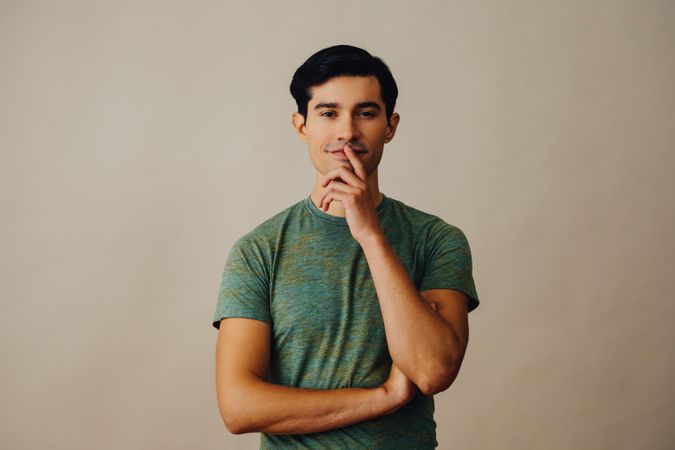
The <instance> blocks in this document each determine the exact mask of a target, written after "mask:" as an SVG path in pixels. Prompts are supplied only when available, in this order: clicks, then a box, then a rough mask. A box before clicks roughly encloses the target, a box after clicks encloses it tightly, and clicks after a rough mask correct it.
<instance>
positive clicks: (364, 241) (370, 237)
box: [358, 230, 387, 249]
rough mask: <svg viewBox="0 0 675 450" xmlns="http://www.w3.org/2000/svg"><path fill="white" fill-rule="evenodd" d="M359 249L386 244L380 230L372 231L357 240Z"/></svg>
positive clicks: (385, 239)
mask: <svg viewBox="0 0 675 450" xmlns="http://www.w3.org/2000/svg"><path fill="white" fill-rule="evenodd" d="M358 242H359V244H361V247H363V248H364V249H365V248H366V247H374V246H378V245H383V244H386V243H387V238H386V236H385V235H384V232H383V231H382V230H378V231H373V232H371V233H368V234H367V235H365V236H364V237H362V238H360V239H359V240H358Z"/></svg>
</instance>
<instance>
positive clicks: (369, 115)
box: [361, 111, 375, 117]
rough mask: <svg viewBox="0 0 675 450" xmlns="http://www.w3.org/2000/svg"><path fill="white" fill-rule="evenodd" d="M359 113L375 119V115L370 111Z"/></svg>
mask: <svg viewBox="0 0 675 450" xmlns="http://www.w3.org/2000/svg"><path fill="white" fill-rule="evenodd" d="M361 113H363V114H365V115H366V116H367V117H375V114H373V113H372V112H370V111H361Z"/></svg>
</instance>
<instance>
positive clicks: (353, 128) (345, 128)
mask: <svg viewBox="0 0 675 450" xmlns="http://www.w3.org/2000/svg"><path fill="white" fill-rule="evenodd" d="M343 117H344V118H343V119H342V120H341V121H340V123H339V130H338V136H337V137H338V139H339V140H340V141H346V142H352V141H353V140H357V139H359V137H360V133H359V129H358V126H357V124H356V122H355V121H354V118H353V117H352V116H350V115H344V116H343Z"/></svg>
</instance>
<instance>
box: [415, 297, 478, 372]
mask: <svg viewBox="0 0 675 450" xmlns="http://www.w3.org/2000/svg"><path fill="white" fill-rule="evenodd" d="M420 295H421V296H422V297H424V299H425V300H427V301H428V302H430V303H432V304H433V305H435V308H434V309H435V310H436V312H437V314H438V315H439V316H441V318H442V319H443V320H444V321H445V322H446V323H447V324H448V326H449V327H450V329H451V330H452V332H453V333H454V334H455V336H457V339H458V340H459V351H460V355H458V360H459V361H460V362H461V360H462V358H463V357H464V352H465V350H466V346H467V344H468V342H469V317H468V315H469V313H468V305H469V298H468V296H467V295H466V294H465V293H464V292H461V291H458V290H455V289H429V290H426V291H422V292H420Z"/></svg>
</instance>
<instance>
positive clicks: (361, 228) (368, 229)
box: [319, 143, 384, 242]
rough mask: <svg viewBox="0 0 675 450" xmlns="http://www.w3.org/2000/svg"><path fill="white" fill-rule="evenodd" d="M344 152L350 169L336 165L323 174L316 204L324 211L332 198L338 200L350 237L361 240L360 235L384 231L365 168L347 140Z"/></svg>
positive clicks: (365, 237) (368, 236)
mask: <svg viewBox="0 0 675 450" xmlns="http://www.w3.org/2000/svg"><path fill="white" fill-rule="evenodd" d="M344 152H345V155H347V158H348V159H349V161H350V162H351V165H352V168H353V171H352V170H349V169H348V168H346V167H344V166H340V167H338V168H336V169H333V170H331V171H330V172H328V173H327V174H326V175H325V179H324V181H323V183H322V184H321V186H322V187H325V188H326V189H325V190H324V191H323V193H322V194H321V197H320V199H319V208H320V209H321V210H322V211H327V210H328V206H329V205H330V202H332V201H333V200H336V201H339V202H342V204H343V206H344V208H345V216H346V219H347V225H349V230H350V231H351V233H352V237H353V238H354V239H356V240H357V241H359V242H363V240H364V239H367V238H370V237H372V236H374V235H377V234H384V233H383V231H382V228H381V227H380V219H379V218H378V217H377V210H376V207H375V203H374V200H373V198H372V195H371V192H370V189H369V187H368V183H367V182H366V180H367V178H368V175H367V173H366V169H365V168H364V166H363V163H362V162H361V160H360V159H359V157H358V156H357V155H356V153H355V152H354V150H352V148H351V147H350V146H349V144H348V143H347V144H345V146H344ZM338 179H339V181H338Z"/></svg>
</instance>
